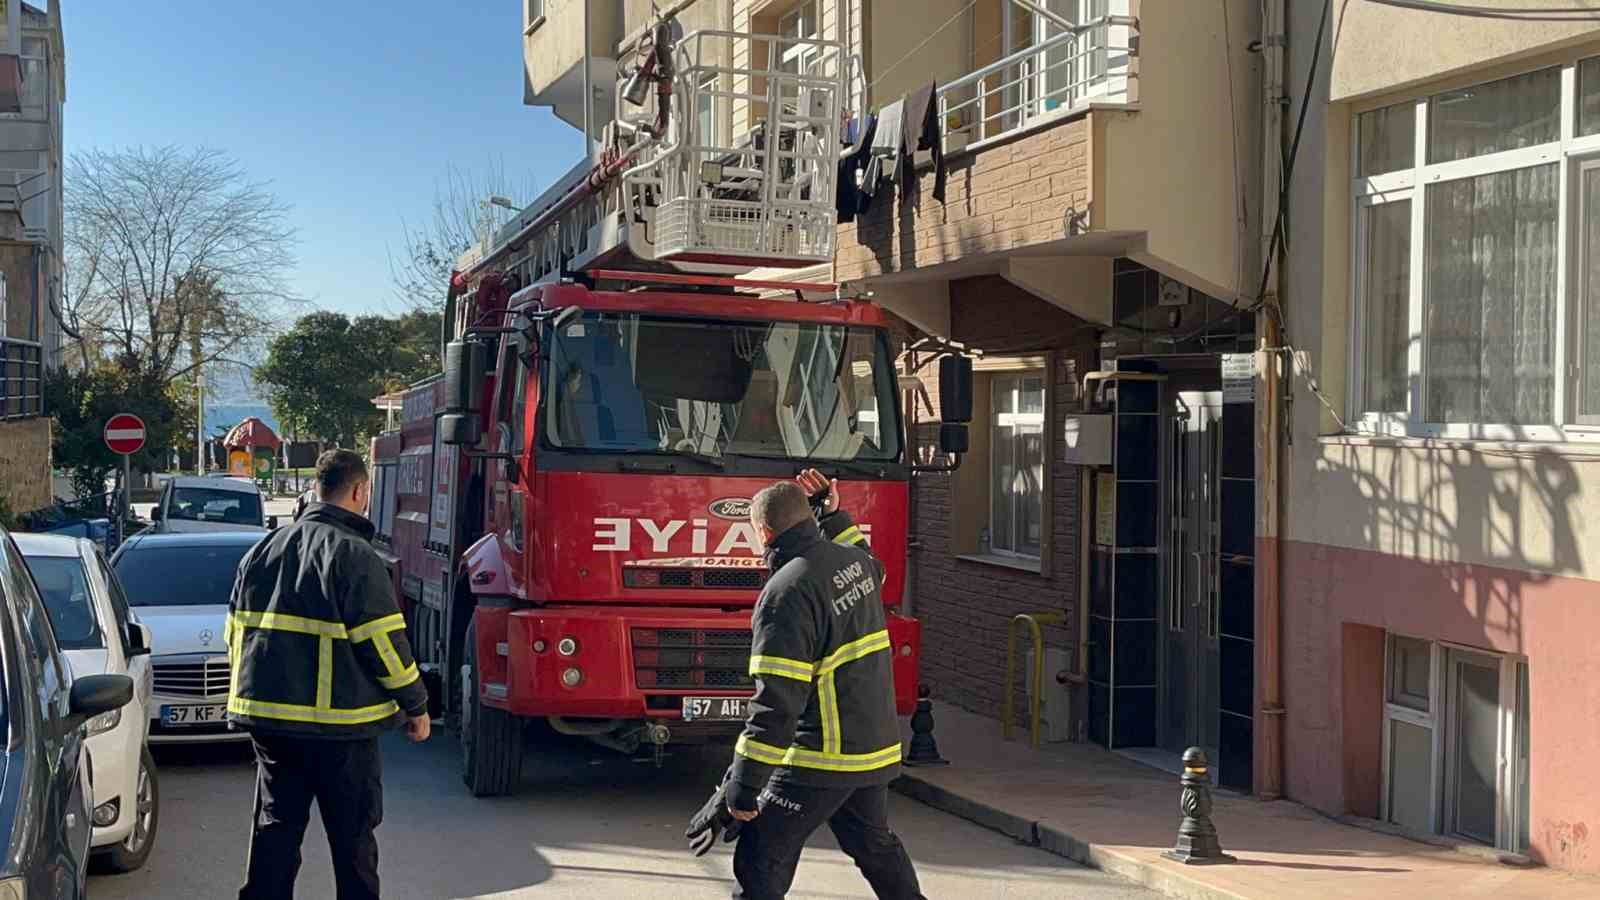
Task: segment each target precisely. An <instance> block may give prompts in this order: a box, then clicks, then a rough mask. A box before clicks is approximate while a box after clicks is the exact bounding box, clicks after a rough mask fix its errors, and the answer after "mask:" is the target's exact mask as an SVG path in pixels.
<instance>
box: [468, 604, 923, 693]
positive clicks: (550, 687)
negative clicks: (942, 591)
mask: <svg viewBox="0 0 1600 900" xmlns="http://www.w3.org/2000/svg"><path fill="white" fill-rule="evenodd" d="M477 615H478V616H479V617H480V625H479V629H478V634H479V640H480V642H481V643H480V646H479V647H478V659H479V661H480V665H481V666H482V669H483V675H482V679H483V682H484V683H485V684H486V685H489V684H499V685H503V688H501V689H499V690H490V691H486V693H485V695H484V697H483V702H485V703H487V704H489V705H492V706H497V707H500V708H502V709H505V710H507V711H508V712H511V713H514V714H516V715H519V716H569V717H584V718H589V717H594V718H612V719H670V720H681V719H682V708H683V698H684V697H748V696H749V695H750V693H751V692H752V690H753V688H754V686H753V683H752V681H751V680H750V676H749V675H748V668H749V656H750V613H749V611H748V610H738V611H734V612H724V611H721V610H709V611H708V610H683V609H665V610H663V609H660V608H653V607H606V608H603V609H590V608H582V607H577V608H546V609H519V610H500V609H485V608H483V607H480V608H479V609H478V611H477ZM486 616H487V617H494V618H499V617H503V618H504V622H503V627H495V626H496V625H499V624H500V623H494V622H485V621H484V617H486ZM485 626H488V627H485ZM887 627H888V630H889V635H890V638H891V640H892V641H893V646H892V648H891V651H890V652H892V653H893V654H894V666H893V669H894V680H895V705H896V707H897V708H898V710H899V712H900V713H901V714H902V715H910V714H911V712H912V711H913V709H914V708H915V707H916V700H917V697H916V688H917V663H918V659H919V657H920V652H921V644H922V624H921V623H920V622H918V621H917V620H916V619H911V618H906V617H904V616H900V615H896V614H890V615H889V616H888V617H887ZM497 634H498V635H504V636H505V637H504V640H503V641H498V640H496V639H495V638H494V635H497Z"/></svg>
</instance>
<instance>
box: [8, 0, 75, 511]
mask: <svg viewBox="0 0 1600 900" xmlns="http://www.w3.org/2000/svg"><path fill="white" fill-rule="evenodd" d="M0 21H4V23H5V35H6V39H5V42H4V44H3V45H0V50H3V52H0V496H3V497H4V499H5V501H6V504H7V505H8V506H9V507H10V508H11V510H12V511H13V512H26V511H30V510H34V509H38V508H40V507H43V506H47V505H49V503H50V501H51V493H50V420H49V419H48V418H47V417H45V416H44V409H43V404H42V401H41V390H40V388H41V384H42V379H43V375H44V372H45V371H47V370H48V369H49V368H51V367H53V366H56V365H59V364H60V352H61V328H60V322H59V320H58V318H57V315H56V311H55V310H56V306H55V304H53V303H52V302H51V298H52V297H54V296H56V292H58V291H60V290H61V273H62V220H61V215H62V214H61V181H62V150H61V111H62V106H63V103H64V101H65V99H66V74H65V71H66V70H65V50H64V45H63V42H62V34H61V9H60V3H59V2H52V3H51V4H50V9H49V11H48V12H43V11H40V10H39V9H37V8H35V7H33V6H30V5H28V4H26V3H22V2H18V0H6V2H4V3H0Z"/></svg>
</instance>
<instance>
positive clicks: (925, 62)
mask: <svg viewBox="0 0 1600 900" xmlns="http://www.w3.org/2000/svg"><path fill="white" fill-rule="evenodd" d="M1223 3H1224V4H1225V5H1226V6H1227V12H1228V16H1227V18H1226V19H1223V18H1222V16H1221V15H1220V13H1221V11H1220V10H1219V9H1218V7H1217V6H1216V5H1215V4H1199V3H1192V2H1187V0H1078V2H1077V3H1073V2H1072V0H1062V2H1053V3H1048V4H1047V3H1042V2H1032V3H1021V2H1017V0H1006V2H980V3H979V4H978V6H977V7H975V10H976V11H975V13H974V19H973V27H972V30H971V31H970V32H969V33H967V34H966V35H962V36H958V38H952V39H950V40H949V41H948V43H949V46H938V47H937V52H933V51H928V52H926V53H925V57H922V56H916V55H914V54H913V55H910V56H908V57H907V58H909V59H915V60H916V62H917V63H918V64H917V65H905V66H900V67H899V68H898V69H893V66H894V65H897V63H895V62H893V61H894V60H896V59H898V58H899V57H897V56H896V55H894V54H888V55H887V57H886V58H888V59H890V60H891V63H890V65H889V68H890V69H892V70H891V71H887V72H883V71H875V72H869V73H868V80H869V81H870V82H872V83H873V84H875V85H877V87H875V88H874V95H873V102H874V103H875V104H878V105H880V106H881V105H884V104H886V103H888V102H890V101H892V100H894V99H896V98H897V97H898V96H899V95H900V94H901V92H905V93H909V92H911V91H912V90H914V89H915V88H916V87H917V83H918V82H919V81H920V83H922V84H926V83H927V81H928V80H929V78H930V77H931V78H932V79H935V80H936V81H937V82H938V85H939V86H938V90H937V93H936V100H937V103H938V106H937V109H938V113H939V116H940V118H939V127H940V131H941V134H942V136H943V142H944V156H945V167H946V178H947V183H946V190H945V198H944V202H943V203H940V202H939V201H938V200H936V199H934V197H933V188H934V184H935V178H934V173H933V172H932V171H931V160H929V159H927V158H926V157H927V156H928V154H926V153H920V154H919V155H918V158H917V159H916V160H915V177H914V178H907V181H908V182H912V183H908V184H902V185H894V186H890V187H889V188H888V189H887V190H885V191H883V192H881V196H874V197H873V198H872V199H871V201H870V202H869V204H868V206H867V210H866V211H865V212H861V213H857V214H856V215H855V218H854V221H853V222H846V223H845V224H841V225H840V227H839V241H838V246H839V251H838V254H837V257H836V266H835V279H836V280H838V281H841V282H845V283H847V284H850V285H851V286H852V287H854V288H861V289H868V290H872V291H873V292H874V294H875V296H876V297H877V298H878V299H879V302H881V303H883V304H884V305H886V306H888V307H890V308H891V309H894V310H895V311H896V312H897V313H900V314H901V315H902V317H904V318H907V319H908V320H910V321H911V322H912V323H913V324H915V325H918V327H921V328H923V330H925V331H928V332H930V333H935V334H945V333H948V332H947V331H946V330H945V329H947V328H948V323H949V317H950V300H949V285H950V284H951V283H952V281H954V280H960V279H973V278H977V277H982V276H999V277H1000V278H1002V279H1004V281H1005V282H1008V283H1009V284H1010V285H1011V286H1013V287H1016V288H1021V289H1023V290H1025V291H1027V292H1028V293H1030V294H1032V295H1034V296H1036V297H1038V298H1040V299H1043V300H1046V301H1048V302H1049V303H1051V304H1053V305H1055V306H1057V307H1059V308H1060V309H1063V310H1065V311H1067V312H1069V313H1071V314H1072V315H1074V316H1076V317H1078V318H1079V319H1081V320H1083V321H1085V322H1093V323H1099V324H1107V323H1109V322H1110V321H1111V319H1112V310H1111V300H1110V298H1111V285H1112V280H1113V268H1114V262H1115V260H1117V259H1128V260H1132V261H1134V262H1136V263H1138V264H1140V265H1143V266H1145V267H1148V268H1150V269H1154V270H1156V271H1157V272H1159V273H1160V274H1161V275H1162V276H1165V277H1167V278H1169V279H1171V280H1175V281H1177V282H1180V283H1181V284H1182V285H1186V286H1188V287H1190V288H1193V289H1194V290H1196V291H1199V292H1200V293H1202V294H1204V295H1206V296H1210V297H1214V298H1218V299H1222V300H1226V301H1232V300H1234V299H1236V298H1237V297H1238V296H1239V293H1240V291H1241V290H1249V289H1252V288H1251V287H1247V286H1244V285H1242V284H1241V276H1240V274H1239V273H1240V271H1241V270H1242V269H1243V268H1248V266H1245V265H1244V264H1243V263H1241V259H1242V258H1244V257H1245V256H1247V255H1248V254H1250V253H1252V252H1254V246H1255V241H1254V239H1253V238H1246V237H1244V236H1242V234H1241V230H1240V226H1239V223H1238V221H1237V219H1238V210H1239V209H1240V208H1241V203H1242V202H1243V203H1246V204H1249V203H1251V202H1254V201H1250V200H1248V199H1247V198H1246V195H1247V194H1248V192H1249V185H1250V183H1251V181H1250V172H1251V162H1250V160H1251V158H1252V152H1253V150H1252V148H1254V147H1256V146H1257V145H1259V142H1260V131H1259V124H1258V123H1259V104H1258V103H1255V102H1253V98H1257V97H1259V96H1260V95H1261V94H1260V90H1261V88H1260V83H1259V77H1258V74H1257V68H1258V67H1257V65H1256V61H1255V60H1254V59H1253V58H1252V55H1251V53H1250V51H1249V50H1248V47H1249V45H1250V42H1251V41H1252V40H1254V38H1255V35H1254V34H1253V33H1252V28H1253V27H1254V26H1253V23H1254V22H1255V21H1256V20H1257V19H1256V11H1255V8H1254V6H1253V5H1252V4H1251V3H1250V2H1249V0H1223ZM1074 9H1075V10H1076V12H1077V13H1078V14H1080V16H1081V17H1080V18H1079V19H1078V21H1077V22H1076V23H1074V22H1071V21H1066V20H1065V17H1066V16H1067V13H1063V12H1059V11H1060V10H1074ZM985 10H988V12H987V13H984V11H985ZM1091 12H1092V13H1094V15H1092V16H1091V15H1089V13H1091ZM980 14H981V15H980ZM1133 14H1136V15H1133ZM1223 21H1226V22H1227V23H1228V28H1229V31H1228V32H1227V33H1224V32H1223V30H1222V28H1221V27H1220V23H1221V22H1223ZM1019 23H1020V24H1019ZM915 27H916V22H915V20H914V19H905V20H897V21H895V22H893V23H888V24H884V23H876V24H875V25H874V29H875V30H874V35H875V36H879V37H882V36H884V35H892V34H893V33H894V30H895V29H898V28H906V29H915ZM928 27H933V26H928ZM928 39H929V38H928V37H927V32H926V31H924V32H922V33H920V34H919V33H910V34H907V35H906V36H905V37H904V38H902V39H901V40H902V42H903V43H904V44H905V46H906V48H907V49H908V50H910V49H912V48H915V47H917V46H918V45H919V43H920V42H923V41H926V40H928ZM942 39H943V38H942V37H936V38H935V40H942ZM1019 45H1020V46H1019ZM963 47H966V48H967V50H966V51H965V52H963V50H962V48H963ZM984 47H990V48H993V47H999V48H1013V47H1015V48H1016V49H1014V50H1011V51H1010V52H1006V53H998V51H997V52H996V53H997V55H995V56H994V58H992V59H989V60H987V61H985V59H984V57H983V52H982V50H981V48H984ZM881 58H885V57H880V59H881ZM960 59H970V60H971V64H969V65H967V66H965V68H964V69H962V68H958V67H957V66H956V61H957V60H960ZM908 70H909V71H908Z"/></svg>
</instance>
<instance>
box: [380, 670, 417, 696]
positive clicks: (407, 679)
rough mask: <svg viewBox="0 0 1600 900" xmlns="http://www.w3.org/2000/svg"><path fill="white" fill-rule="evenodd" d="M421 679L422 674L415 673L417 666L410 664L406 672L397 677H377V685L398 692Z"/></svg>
mask: <svg viewBox="0 0 1600 900" xmlns="http://www.w3.org/2000/svg"><path fill="white" fill-rule="evenodd" d="M421 677H422V673H421V672H419V671H417V664H416V663H412V664H411V665H409V666H407V667H406V670H405V671H404V672H401V673H400V674H399V675H379V676H378V683H379V684H381V685H383V686H384V687H386V688H388V689H389V690H391V691H398V690H400V689H401V688H403V687H405V686H406V685H408V684H410V683H411V682H413V681H416V680H417V679H418V678H421Z"/></svg>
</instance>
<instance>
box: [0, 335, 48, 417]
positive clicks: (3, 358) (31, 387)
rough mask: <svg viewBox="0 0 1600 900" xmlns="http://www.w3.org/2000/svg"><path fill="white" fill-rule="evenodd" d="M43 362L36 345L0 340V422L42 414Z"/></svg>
mask: <svg viewBox="0 0 1600 900" xmlns="http://www.w3.org/2000/svg"><path fill="white" fill-rule="evenodd" d="M43 358H44V354H43V348H42V347H41V346H40V345H39V344H38V343H37V342H34V341H19V340H16V339H14V338H0V419H23V418H27V417H29V416H37V415H40V414H41V413H43V412H44V397H43V391H42V390H41V386H42V384H43V375H44V366H43Z"/></svg>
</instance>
